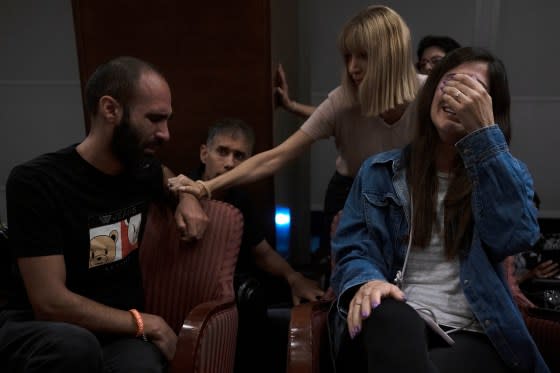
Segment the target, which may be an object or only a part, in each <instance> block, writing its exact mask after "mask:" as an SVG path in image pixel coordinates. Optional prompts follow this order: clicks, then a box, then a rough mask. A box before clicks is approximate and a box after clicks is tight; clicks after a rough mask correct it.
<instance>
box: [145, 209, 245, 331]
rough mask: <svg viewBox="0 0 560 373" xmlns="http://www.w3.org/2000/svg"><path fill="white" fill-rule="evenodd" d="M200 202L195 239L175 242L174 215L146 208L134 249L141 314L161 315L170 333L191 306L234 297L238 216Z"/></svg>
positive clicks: (240, 225) (177, 236)
mask: <svg viewBox="0 0 560 373" xmlns="http://www.w3.org/2000/svg"><path fill="white" fill-rule="evenodd" d="M201 203H202V207H203V208H204V211H205V212H206V214H207V215H208V218H209V223H208V228H207V230H206V232H205V233H204V237H203V238H202V239H201V240H198V241H193V242H185V241H181V239H180V234H179V232H178V230H177V227H176V224H175V218H174V212H173V211H172V209H170V208H169V207H168V206H167V205H166V204H163V203H162V204H153V205H152V206H150V210H149V212H148V219H147V222H146V227H145V230H144V235H143V237H142V243H141V246H140V266H141V269H142V276H143V282H144V292H145V302H146V303H145V308H146V311H147V312H150V313H154V314H157V315H160V316H161V317H163V318H164V319H165V320H166V321H167V322H168V324H169V325H170V326H171V327H172V328H173V329H174V330H175V332H179V330H180V328H181V326H182V322H183V320H184V317H185V315H187V314H188V312H189V311H190V310H192V309H193V308H194V307H195V306H196V305H198V304H201V303H203V302H207V301H210V300H214V299H223V298H231V299H234V298H235V295H234V291H233V273H234V270H235V265H236V263H237V256H238V253H239V247H240V245H241V237H242V235H243V217H242V215H241V212H240V211H239V210H238V209H236V208H235V207H233V206H232V205H229V204H227V203H224V202H220V201H213V200H212V201H202V202H201Z"/></svg>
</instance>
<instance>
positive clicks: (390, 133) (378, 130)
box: [301, 76, 425, 177]
mask: <svg viewBox="0 0 560 373" xmlns="http://www.w3.org/2000/svg"><path fill="white" fill-rule="evenodd" d="M419 80H420V82H421V84H423V83H424V81H425V76H419ZM347 101H348V100H345V98H344V94H343V90H342V87H340V86H339V87H337V88H335V89H334V90H333V91H331V92H330V93H329V95H328V97H327V99H326V100H325V101H323V102H322V103H321V105H319V106H318V107H317V109H316V110H315V112H313V114H312V115H311V116H310V117H309V119H307V120H306V121H305V123H303V124H302V126H301V130H302V131H303V132H305V133H306V134H308V135H309V136H311V137H312V138H313V139H314V140H319V139H326V138H329V137H330V136H334V139H335V144H336V149H337V151H338V155H337V157H336V170H337V171H338V172H339V173H340V174H341V175H344V176H352V177H353V176H355V175H356V174H357V173H358V170H359V169H360V166H361V165H362V163H363V161H364V160H366V158H368V157H369V156H371V155H373V154H376V153H380V152H383V151H386V150H391V149H394V148H402V147H403V146H405V145H407V144H408V143H409V142H410V140H411V139H412V135H413V132H414V123H415V121H416V108H415V107H416V101H414V102H413V103H411V104H410V105H408V107H407V108H406V110H405V112H404V114H403V115H402V117H401V118H400V119H399V120H398V121H396V122H395V123H393V124H387V123H385V121H384V120H383V119H382V118H381V117H380V116H375V117H365V116H363V115H362V114H361V112H360V107H359V106H358V105H351V104H349V103H347Z"/></svg>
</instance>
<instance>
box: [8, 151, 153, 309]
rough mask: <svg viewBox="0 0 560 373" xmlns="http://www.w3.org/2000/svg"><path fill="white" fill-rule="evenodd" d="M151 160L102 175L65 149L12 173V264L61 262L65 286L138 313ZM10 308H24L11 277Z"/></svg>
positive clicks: (22, 292)
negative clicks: (56, 259) (141, 245)
mask: <svg viewBox="0 0 560 373" xmlns="http://www.w3.org/2000/svg"><path fill="white" fill-rule="evenodd" d="M162 179H163V175H162V170H161V164H160V163H159V162H158V161H157V160H155V159H152V158H149V159H146V160H144V161H143V162H141V164H139V165H138V166H137V167H134V168H131V169H128V170H126V171H125V172H123V173H121V174H119V175H107V174H105V173H103V172H101V171H99V170H98V169H96V168H95V167H93V166H92V165H91V164H89V163H88V162H86V161H85V160H84V159H83V158H82V157H81V156H80V155H79V154H78V152H77V151H76V147H75V146H71V147H68V148H65V149H62V150H59V151H57V152H54V153H49V154H44V155H42V156H40V157H37V158H35V159H33V160H31V161H29V162H27V163H24V164H22V165H19V166H17V167H15V168H14V169H13V170H12V172H11V173H10V176H9V178H8V182H7V189H6V197H7V198H6V199H7V207H8V221H9V230H10V231H9V235H10V240H9V241H10V248H11V253H12V257H13V259H14V260H15V259H16V258H21V257H37V256H49V255H63V256H64V262H65V266H66V286H67V287H68V289H69V290H70V291H72V292H74V293H77V294H80V295H82V296H84V297H87V298H89V299H92V300H94V301H97V302H99V303H102V304H105V305H107V306H110V307H114V308H119V309H130V308H142V304H143V289H142V281H141V274H140V267H139V262H138V247H139V240H140V238H141V233H142V230H143V226H144V224H145V220H146V213H147V207H148V204H149V203H150V202H151V201H152V200H153V199H155V198H159V197H161V196H162V195H163V183H162ZM11 289H12V294H10V303H9V305H8V306H9V307H10V308H20V309H21V308H29V303H28V300H27V296H26V293H25V290H24V288H23V286H22V283H21V278H20V277H19V276H17V274H16V276H14V277H13V284H12V286H11Z"/></svg>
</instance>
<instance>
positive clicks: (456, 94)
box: [454, 90, 463, 100]
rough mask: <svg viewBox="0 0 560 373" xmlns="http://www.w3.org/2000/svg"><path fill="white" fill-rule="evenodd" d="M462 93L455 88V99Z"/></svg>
mask: <svg viewBox="0 0 560 373" xmlns="http://www.w3.org/2000/svg"><path fill="white" fill-rule="evenodd" d="M462 93H463V92H461V91H459V90H457V92H456V93H455V95H454V97H455V100H459V96H460V95H461V94H462Z"/></svg>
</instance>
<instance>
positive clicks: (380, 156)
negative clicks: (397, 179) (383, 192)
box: [364, 149, 403, 168]
mask: <svg viewBox="0 0 560 373" xmlns="http://www.w3.org/2000/svg"><path fill="white" fill-rule="evenodd" d="M402 157H403V149H392V150H387V151H384V152H381V153H377V154H374V155H372V156H370V157H369V158H367V159H366V160H365V162H364V164H365V165H366V166H367V167H368V168H375V167H378V166H380V165H386V164H395V165H398V164H400V160H401V159H402Z"/></svg>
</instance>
